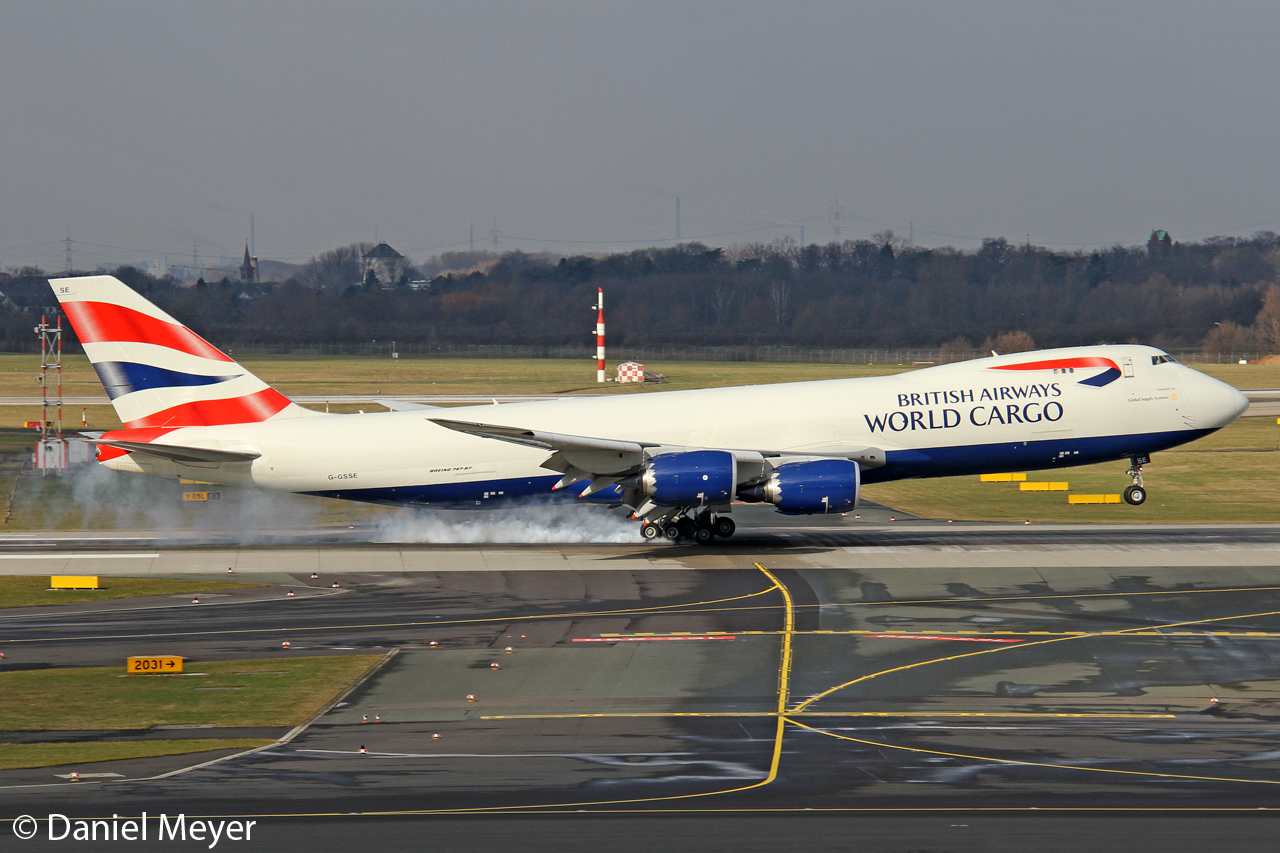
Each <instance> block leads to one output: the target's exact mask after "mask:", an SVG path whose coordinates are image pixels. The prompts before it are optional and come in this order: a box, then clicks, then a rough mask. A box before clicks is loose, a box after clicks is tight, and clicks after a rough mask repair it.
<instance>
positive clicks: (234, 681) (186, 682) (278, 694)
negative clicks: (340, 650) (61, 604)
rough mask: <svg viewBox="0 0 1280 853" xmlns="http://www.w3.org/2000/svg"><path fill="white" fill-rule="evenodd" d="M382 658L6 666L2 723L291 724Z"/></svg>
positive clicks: (0, 726)
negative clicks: (176, 670) (167, 669)
mask: <svg viewBox="0 0 1280 853" xmlns="http://www.w3.org/2000/svg"><path fill="white" fill-rule="evenodd" d="M137 652H138V654H153V653H154V654H163V652H164V650H163V649H157V648H154V647H152V648H139V649H138V650H137ZM379 659H380V656H379V655H341V656H327V657H299V658H290V657H289V656H288V652H283V651H282V652H281V654H280V657H279V658H269V659H263V660H234V661H217V662H212V663H188V664H187V665H186V669H187V672H186V673H184V674H182V675H139V676H129V675H125V670H124V660H121V661H120V666H118V667H85V668H78V669H40V670H24V671H19V672H5V673H0V730H6V731H50V730H59V729H62V730H68V729H77V730H80V729H86V730H87V729H92V730H102V729H149V728H151V727H153V726H174V725H196V724H209V725H213V726H215V727H218V726H224V727H225V726H294V725H297V724H298V723H301V722H302V721H304V720H306V719H307V718H308V717H310V716H311V715H312V714H314V713H315V712H316V711H318V710H320V708H322V707H324V705H325V703H326V702H328V701H330V700H331V699H333V697H334V696H336V695H338V693H340V692H341V691H342V690H343V689H345V688H346V686H347V685H348V684H350V683H351V682H353V681H355V680H356V679H357V678H359V677H360V676H361V675H362V674H363V673H364V672H365V671H366V670H367V669H368V668H369V667H370V666H372V665H373V664H375V663H376V662H377V661H378V660H379ZM192 673H204V674H203V675H194V674H192Z"/></svg>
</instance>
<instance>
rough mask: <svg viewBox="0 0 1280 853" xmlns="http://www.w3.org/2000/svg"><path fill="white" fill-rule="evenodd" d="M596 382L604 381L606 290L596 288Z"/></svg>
mask: <svg viewBox="0 0 1280 853" xmlns="http://www.w3.org/2000/svg"><path fill="white" fill-rule="evenodd" d="M596 290H597V291H598V294H597V295H596V381H597V382H603V381H604V288H603V287H598V288H596Z"/></svg>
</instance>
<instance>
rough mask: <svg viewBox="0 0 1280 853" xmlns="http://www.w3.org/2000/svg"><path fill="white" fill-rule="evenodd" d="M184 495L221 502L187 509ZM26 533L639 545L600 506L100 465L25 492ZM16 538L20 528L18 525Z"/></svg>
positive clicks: (623, 522) (243, 540) (621, 521)
mask: <svg viewBox="0 0 1280 853" xmlns="http://www.w3.org/2000/svg"><path fill="white" fill-rule="evenodd" d="M184 491H210V492H218V493H220V494H221V500H218V501H208V502H194V503H193V502H184V501H183V500H182V492H184ZM19 504H20V507H19V508H20V509H24V510H26V511H24V512H22V513H20V514H21V515H22V517H23V521H24V522H25V523H24V524H23V525H22V527H23V528H25V529H33V528H34V529H38V530H64V531H65V530H75V531H81V532H90V531H137V532H139V533H148V534H154V535H158V536H162V537H164V536H172V537H174V538H181V539H183V540H184V541H187V542H200V541H208V542H218V543H238V544H246V545H248V544H262V543H267V542H273V541H275V542H279V541H286V540H296V539H297V538H298V537H300V536H301V537H306V536H308V535H314V534H317V533H322V534H331V535H332V534H337V535H339V536H340V538H341V539H342V540H343V541H348V542H350V541H371V542H386V543H422V544H427V543H441V544H482V543H503V544H526V543H527V544H572V543H590V542H599V543H627V542H635V543H639V542H642V541H643V540H642V539H641V538H640V525H639V523H638V522H636V521H634V520H628V519H626V518H624V517H623V516H621V515H619V514H617V513H614V512H610V511H609V510H608V509H606V508H605V507H602V506H594V505H576V504H557V503H552V502H550V501H548V500H545V499H536V498H535V499H530V500H529V501H528V502H527V503H525V504H524V505H522V506H518V507H513V508H508V509H501V510H495V509H492V508H489V507H485V508H482V509H478V510H429V509H415V508H408V507H406V508H400V509H396V508H389V507H374V506H370V505H368V504H359V503H350V502H345V501H332V500H327V499H324V498H314V497H309V496H306V495H291V494H282V493H278V492H267V491H262V490H258V489H251V488H237V487H229V486H202V485H183V484H180V483H177V482H175V481H173V480H165V479H161V478H158V477H152V476H148V475H146V474H127V473H121V472H117V471H111V470H109V469H106V468H103V467H102V466H100V465H88V466H85V467H83V468H77V469H75V470H73V471H71V472H68V473H65V474H63V475H60V476H50V477H40V476H36V477H32V478H30V479H27V480H25V481H24V482H23V484H22V489H21V491H20V494H19ZM12 529H13V530H15V531H16V530H17V529H19V528H18V527H17V526H16V525H15V526H14V528H12Z"/></svg>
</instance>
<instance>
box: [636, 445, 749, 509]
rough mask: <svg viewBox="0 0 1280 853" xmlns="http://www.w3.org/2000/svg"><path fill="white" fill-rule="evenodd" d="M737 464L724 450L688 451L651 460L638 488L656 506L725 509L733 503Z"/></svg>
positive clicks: (663, 455) (665, 454) (642, 474)
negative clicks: (716, 507) (715, 507)
mask: <svg viewBox="0 0 1280 853" xmlns="http://www.w3.org/2000/svg"><path fill="white" fill-rule="evenodd" d="M737 479H738V463H737V460H736V459H735V458H734V455H733V454H732V453H727V452H725V451H723V450H689V451H686V452H684V453H663V454H661V455H659V456H655V457H653V459H652V460H650V462H649V464H648V466H647V467H646V468H645V469H644V471H643V472H641V474H640V477H639V481H638V484H637V485H638V488H639V490H640V492H641V493H643V494H645V495H648V496H649V499H650V500H652V501H653V502H654V503H655V504H657V505H658V506H674V507H695V506H724V505H726V504H729V503H731V502H732V501H733V490H734V488H735V487H736V486H737Z"/></svg>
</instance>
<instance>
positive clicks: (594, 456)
mask: <svg viewBox="0 0 1280 853" xmlns="http://www.w3.org/2000/svg"><path fill="white" fill-rule="evenodd" d="M429 420H430V421H431V422H432V423H434V424H437V425H439V426H442V427H445V428H446V429H451V430H455V431H457V432H462V433H466V434H468V435H474V436H479V437H481V438H491V439H495V440H497V441H508V442H511V443H512V444H520V445H524V446H525V447H535V448H538V449H540V450H546V451H549V452H550V453H551V455H550V456H549V457H548V458H547V460H546V461H545V462H543V463H542V467H543V468H546V469H548V470H551V471H559V472H561V473H562V474H564V477H562V478H561V479H560V482H558V483H557V484H556V485H555V488H557V489H560V488H564V487H565V486H568V485H570V484H572V483H576V482H580V481H582V480H590V481H591V485H590V486H589V487H588V488H587V489H586V491H584V492H583V496H586V495H589V494H591V493H592V492H596V491H599V490H600V489H603V488H605V487H607V486H611V485H614V484H615V483H620V482H621V481H623V480H624V479H625V478H628V477H631V475H634V474H638V473H640V471H641V470H642V469H643V468H644V466H645V463H646V462H648V461H649V460H650V459H651V458H652V457H654V456H656V455H658V454H660V453H680V452H683V451H689V450H725V451H727V452H729V453H732V454H733V455H734V456H735V457H736V459H737V463H738V471H739V476H740V478H741V480H742V481H743V482H750V481H754V480H758V479H762V478H765V477H767V476H768V473H769V472H770V471H771V470H772V469H773V468H774V467H776V466H778V465H782V464H786V463H788V462H795V461H802V460H807V459H814V458H844V459H850V460H852V461H855V462H857V463H859V464H860V465H862V466H863V467H864V468H874V467H878V466H880V465H883V464H884V451H883V450H882V449H880V448H876V447H864V446H857V447H854V446H843V445H841V446H834V447H824V448H815V449H806V450H804V451H802V452H795V451H788V452H782V451H777V450H749V449H748V450H743V449H730V448H722V447H677V446H672V445H666V444H661V443H659V442H646V441H619V440H617V439H610V438H592V437H590V436H581V435H565V434H562V433H554V432H544V431H542V430H536V429H527V428H524V427H512V426H501V425H497V424H482V423H476V422H471V421H454V420H448V419H445V418H429ZM628 497H629V498H631V499H629V500H628V501H627V502H628V503H634V496H628Z"/></svg>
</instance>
